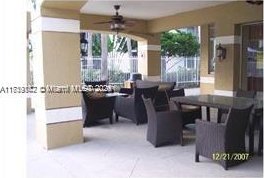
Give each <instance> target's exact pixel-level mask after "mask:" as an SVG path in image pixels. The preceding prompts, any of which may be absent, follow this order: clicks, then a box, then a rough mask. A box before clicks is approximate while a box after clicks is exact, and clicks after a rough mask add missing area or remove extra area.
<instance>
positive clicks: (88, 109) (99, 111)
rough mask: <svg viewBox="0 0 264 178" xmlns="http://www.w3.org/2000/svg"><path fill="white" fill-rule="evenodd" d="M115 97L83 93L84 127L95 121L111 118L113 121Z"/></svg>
mask: <svg viewBox="0 0 264 178" xmlns="http://www.w3.org/2000/svg"><path fill="white" fill-rule="evenodd" d="M114 102H115V97H104V96H101V97H99V96H96V97H95V96H90V95H89V94H88V93H87V92H83V93H82V113H83V119H84V124H83V126H84V127H87V126H90V125H91V124H92V123H94V122H95V121H98V120H101V119H107V118H109V121H110V124H112V122H113V108H114Z"/></svg>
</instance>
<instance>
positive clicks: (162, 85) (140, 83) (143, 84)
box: [136, 80, 175, 91]
mask: <svg viewBox="0 0 264 178" xmlns="http://www.w3.org/2000/svg"><path fill="white" fill-rule="evenodd" d="M136 86H137V88H151V87H154V86H159V88H158V91H165V90H172V89H173V88H174V86H175V82H161V81H157V82H154V81H147V80H136Z"/></svg>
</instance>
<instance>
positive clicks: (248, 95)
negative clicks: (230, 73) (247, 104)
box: [218, 89, 256, 122]
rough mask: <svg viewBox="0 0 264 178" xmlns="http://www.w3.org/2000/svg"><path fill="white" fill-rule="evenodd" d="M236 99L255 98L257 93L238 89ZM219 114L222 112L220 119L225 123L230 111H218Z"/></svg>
mask: <svg viewBox="0 0 264 178" xmlns="http://www.w3.org/2000/svg"><path fill="white" fill-rule="evenodd" d="M235 96H236V97H244V98H255V96H256V91H244V90H241V89H238V90H237V92H236V95H235ZM218 112H220V113H221V114H220V116H219V117H220V119H221V122H225V120H226V117H227V113H228V110H227V109H218Z"/></svg>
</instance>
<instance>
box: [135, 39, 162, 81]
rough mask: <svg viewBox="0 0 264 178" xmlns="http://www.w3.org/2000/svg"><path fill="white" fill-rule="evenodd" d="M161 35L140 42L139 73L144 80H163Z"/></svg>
mask: <svg viewBox="0 0 264 178" xmlns="http://www.w3.org/2000/svg"><path fill="white" fill-rule="evenodd" d="M160 50H161V46H160V35H159V34H158V35H155V36H154V35H153V36H152V37H150V38H148V39H147V40H145V41H138V51H139V53H138V57H139V59H138V72H139V73H141V74H142V76H143V79H144V80H151V81H160V80H161V55H160Z"/></svg>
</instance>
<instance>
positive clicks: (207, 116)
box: [206, 107, 211, 121]
mask: <svg viewBox="0 0 264 178" xmlns="http://www.w3.org/2000/svg"><path fill="white" fill-rule="evenodd" d="M206 120H207V121H210V120H211V119H210V108H209V107H206Z"/></svg>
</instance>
